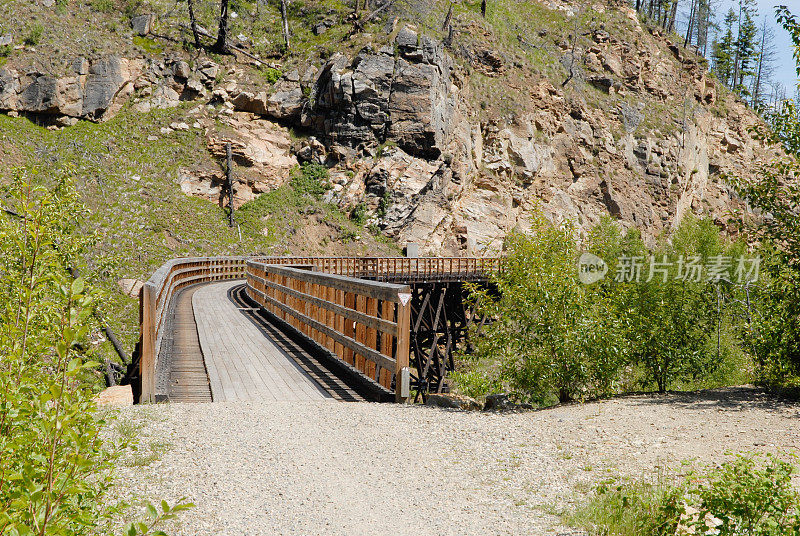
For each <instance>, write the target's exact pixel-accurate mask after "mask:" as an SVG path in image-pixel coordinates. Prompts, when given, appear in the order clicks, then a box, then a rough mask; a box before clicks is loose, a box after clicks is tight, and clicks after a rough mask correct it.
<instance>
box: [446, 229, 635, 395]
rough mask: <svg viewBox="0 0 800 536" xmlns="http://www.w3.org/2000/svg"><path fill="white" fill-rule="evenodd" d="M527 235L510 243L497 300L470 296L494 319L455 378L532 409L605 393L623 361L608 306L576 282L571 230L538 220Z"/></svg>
mask: <svg viewBox="0 0 800 536" xmlns="http://www.w3.org/2000/svg"><path fill="white" fill-rule="evenodd" d="M531 234H532V236H530V237H528V236H524V235H520V234H512V235H511V236H510V237H509V239H508V242H507V248H508V254H507V256H506V259H505V262H504V265H503V272H502V274H501V275H500V276H499V277H498V278H497V279H496V280H495V281H494V283H495V284H496V287H497V294H498V296H495V295H493V293H491V292H490V291H487V290H486V289H483V290H476V292H475V299H476V304H477V305H478V310H479V312H480V313H481V314H485V315H488V316H489V317H490V318H494V319H496V320H495V321H494V322H492V323H490V324H488V325H487V326H484V329H483V330H482V331H480V332H476V333H474V334H473V335H474V336H475V337H474V341H475V352H474V354H473V355H470V356H464V359H463V360H464V364H463V365H462V367H461V370H460V371H459V372H458V373H457V374H456V375H455V379H456V381H457V382H458V383H459V384H460V385H461V386H462V388H463V389H464V390H466V391H468V392H471V393H472V394H477V393H476V391H477V389H476V387H477V386H478V385H480V386H482V388H484V389H485V388H490V390H508V391H511V392H513V393H514V394H515V395H516V396H517V397H518V398H520V399H525V400H531V401H535V402H538V403H547V402H548V401H551V400H552V399H553V398H556V399H557V400H560V401H567V400H572V399H575V398H583V397H586V396H591V395H596V394H602V393H605V392H608V391H609V390H610V388H611V385H612V384H613V382H614V379H615V378H616V376H617V373H618V371H619V368H620V366H621V365H622V363H623V362H624V347H623V344H622V340H621V326H620V325H619V323H618V322H617V319H616V317H615V315H614V314H613V311H612V309H611V308H610V306H609V301H608V300H606V299H604V298H603V289H602V288H600V287H592V286H586V285H583V284H582V283H580V282H579V281H578V279H577V278H576V277H575V275H576V270H575V266H576V261H577V248H576V245H575V240H574V237H573V231H572V229H571V228H570V227H566V228H560V227H556V226H554V225H552V224H550V223H549V222H548V221H547V220H546V219H545V218H544V217H543V216H541V215H538V216H536V217H535V219H534V223H533V228H532V233H531ZM481 394H486V393H481Z"/></svg>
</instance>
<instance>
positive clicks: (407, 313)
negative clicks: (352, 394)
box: [394, 301, 411, 402]
mask: <svg viewBox="0 0 800 536" xmlns="http://www.w3.org/2000/svg"><path fill="white" fill-rule="evenodd" d="M397 330H398V338H397V350H396V353H395V369H394V374H395V397H394V398H395V401H396V402H405V397H402V396H401V393H400V378H401V374H402V370H403V368H404V367H407V366H408V350H409V345H410V342H411V302H410V301H409V302H408V303H406V304H405V305H398V311H397Z"/></svg>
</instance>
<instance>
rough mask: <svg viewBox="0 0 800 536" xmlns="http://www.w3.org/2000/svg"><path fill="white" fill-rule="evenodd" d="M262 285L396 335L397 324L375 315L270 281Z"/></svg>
mask: <svg viewBox="0 0 800 536" xmlns="http://www.w3.org/2000/svg"><path fill="white" fill-rule="evenodd" d="M264 284H265V285H266V286H267V287H269V288H272V289H277V290H280V291H281V292H283V293H285V294H287V295H289V296H292V297H294V298H297V299H299V300H303V301H306V302H308V303H310V304H313V305H315V306H317V307H321V308H323V309H326V310H328V311H333V312H335V313H336V314H338V315H341V316H344V317H345V318H347V319H350V320H353V321H354V322H357V323H359V324H364V325H365V326H367V327H370V328H373V329H377V330H379V331H382V332H384V333H389V334H391V335H396V334H397V324H395V323H394V322H389V321H386V320H383V319H381V318H376V316H377V315H369V314H364V313H362V312H359V311H357V310H353V309H351V308H348V307H343V306H341V305H339V304H336V303H333V302H331V301H328V300H326V299H323V298H319V297H316V296H312V295H310V294H307V293H304V292H300V291H298V290H294V289H292V288H288V287H285V286H283V285H281V284H278V283H273V282H271V281H266V280H265V281H264ZM327 288H332V289H334V288H335V287H327ZM279 301H283V302H284V303H287V302H286V301H285V300H279ZM385 301H389V300H385ZM293 303H294V302H292V303H290V304H289V305H291V306H292V308H293V309H296V307H294V306H293ZM390 303H391V302H390Z"/></svg>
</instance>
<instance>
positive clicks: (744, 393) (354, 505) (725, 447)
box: [121, 387, 800, 535]
mask: <svg viewBox="0 0 800 536" xmlns="http://www.w3.org/2000/svg"><path fill="white" fill-rule="evenodd" d="M121 418H122V419H123V420H131V421H133V422H134V423H136V424H137V425H138V426H141V427H142V430H143V433H144V440H143V444H144V448H145V449H146V445H147V444H148V442H153V443H155V442H158V444H159V445H165V444H167V445H169V447H168V448H166V449H165V452H163V454H159V455H158V456H155V458H156V459H155V461H153V462H152V463H150V464H149V465H146V464H136V463H132V464H129V465H128V466H125V467H123V468H122V469H121V473H122V474H121V476H122V477H123V478H124V480H125V481H126V483H127V485H128V486H129V487H128V489H127V491H126V493H129V494H131V497H134V498H135V497H156V498H167V499H168V500H176V499H178V498H180V497H184V496H186V497H188V498H189V499H191V500H192V501H193V502H195V503H196V505H197V506H196V508H194V509H192V510H191V511H189V512H187V513H186V515H184V516H182V521H181V523H180V526H179V527H175V528H174V530H171V531H170V533H173V532H174V533H176V534H186V535H189V534H191V535H200V534H214V535H228V534H229V535H243V534H253V535H261V534H264V535H266V534H385V533H391V534H419V533H430V534H454V535H456V534H457V535H465V534H475V535H478V534H480V535H486V534H509V535H510V534H517V535H518V534H537V535H538V534H542V535H556V534H565V533H568V532H569V531H568V529H565V528H564V527H562V526H560V520H559V517H558V515H557V514H558V513H559V512H563V511H564V510H565V509H567V508H570V506H571V505H572V504H573V503H574V502H575V501H577V500H579V499H580V498H581V497H582V496H583V494H584V493H586V492H587V491H588V490H591V489H592V486H593V485H594V484H596V483H597V482H599V481H601V480H606V479H608V478H612V477H620V476H621V477H633V478H652V477H655V476H656V475H657V474H658V472H659V471H666V472H668V473H669V472H673V473H674V472H675V471H677V472H681V471H685V470H686V468H685V466H682V465H681V462H683V461H688V462H690V463H691V464H694V465H695V466H699V465H703V464H709V463H718V462H722V461H724V460H725V459H726V458H727V455H726V453H728V452H741V451H767V452H776V453H781V455H782V456H787V457H788V456H790V454H791V453H792V452H794V451H796V450H797V449H798V447H799V446H800V404H798V402H795V401H791V400H781V399H779V398H776V397H774V396H770V395H768V394H766V393H765V392H764V391H762V390H760V389H757V388H752V387H736V388H728V389H720V390H712V391H703V392H697V393H690V394H681V393H672V394H666V395H637V396H628V397H622V398H616V399H612V400H604V401H599V402H594V403H588V404H576V405H568V406H561V407H557V408H553V409H547V410H541V411H524V412H511V413H484V412H463V411H454V410H442V409H436V408H429V407H420V406H399V405H394V404H373V403H341V402H304V403H271V404H268V403H263V402H255V403H247V402H236V403H213V404H194V405H192V404H172V405H163V406H151V407H142V406H139V407H132V408H129V409H125V410H123V412H122V415H121ZM141 452H142V451H140V454H139V455H140V456H141ZM660 468H661V469H660Z"/></svg>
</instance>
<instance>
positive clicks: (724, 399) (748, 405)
mask: <svg viewBox="0 0 800 536" xmlns="http://www.w3.org/2000/svg"><path fill="white" fill-rule="evenodd" d="M621 398H623V399H627V400H628V401H630V402H631V403H632V404H635V405H640V406H669V407H674V408H675V409H690V410H691V409H718V410H724V411H746V410H751V409H758V410H761V411H767V412H775V413H784V414H785V413H786V411H787V410H797V411H796V412H795V413H794V414H792V415H791V417H793V418H800V391H796V390H768V389H764V388H761V387H754V386H749V385H744V386H736V387H724V388H719V389H703V390H700V391H670V392H667V393H663V394H660V393H648V394H640V395H635V396H633V397H621Z"/></svg>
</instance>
